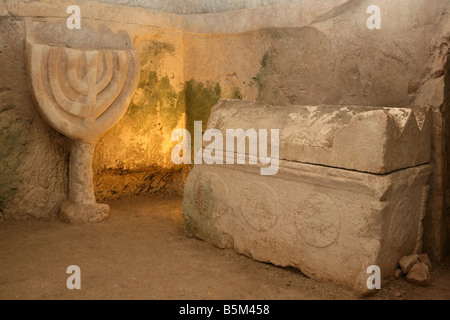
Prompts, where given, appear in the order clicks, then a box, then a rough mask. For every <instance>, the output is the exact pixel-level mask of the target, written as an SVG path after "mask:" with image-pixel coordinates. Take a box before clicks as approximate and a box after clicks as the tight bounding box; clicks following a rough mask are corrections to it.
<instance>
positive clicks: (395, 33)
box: [0, 0, 450, 257]
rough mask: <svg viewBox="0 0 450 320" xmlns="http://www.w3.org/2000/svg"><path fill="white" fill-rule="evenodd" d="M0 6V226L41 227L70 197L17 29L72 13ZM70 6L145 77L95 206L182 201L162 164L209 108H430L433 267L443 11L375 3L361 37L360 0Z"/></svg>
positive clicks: (62, 159) (97, 160) (103, 155)
mask: <svg viewBox="0 0 450 320" xmlns="http://www.w3.org/2000/svg"><path fill="white" fill-rule="evenodd" d="M2 2H3V6H0V35H1V36H0V37H1V38H0V46H1V48H0V51H1V52H0V59H1V64H0V125H1V130H2V131H1V135H0V142H1V147H0V152H1V179H0V188H1V192H0V210H1V212H2V216H3V217H5V218H24V217H28V216H35V217H40V218H45V219H48V218H51V217H53V216H54V215H55V214H56V212H57V210H58V206H59V203H60V202H61V201H62V200H63V199H64V198H65V197H66V194H67V161H68V148H67V141H66V139H65V138H64V137H63V136H61V135H60V134H58V133H57V132H55V131H54V130H52V129H51V128H49V127H48V126H47V125H46V124H45V123H44V122H43V121H42V120H41V119H40V117H39V115H38V114H37V112H36V111H35V108H34V106H33V102H32V98H31V95H30V92H29V89H28V85H27V74H26V70H25V61H24V59H25V56H24V40H25V37H26V30H25V25H26V20H29V21H45V20H49V21H52V22H59V23H61V27H62V28H64V27H65V21H66V19H67V17H68V15H69V14H67V13H66V8H67V7H68V6H69V5H71V4H74V1H66V0H64V1H58V2H56V3H55V1H50V0H35V1H28V0H27V1H25V0H2ZM75 2H76V3H77V4H79V6H80V8H81V11H82V26H86V27H90V28H92V29H93V30H95V31H97V32H114V33H116V32H119V31H120V30H124V31H126V32H127V33H128V34H129V36H130V39H132V41H133V44H134V46H135V47H136V48H137V50H138V51H139V53H140V56H141V79H140V82H139V86H138V90H137V91H136V94H135V96H134V98H133V101H132V103H131V105H130V107H129V109H128V112H127V114H126V116H125V117H124V118H123V120H122V121H121V122H120V123H119V124H118V125H117V126H116V127H115V128H113V129H112V130H111V131H110V132H109V133H107V134H106V135H105V136H104V137H103V138H102V140H101V141H100V142H99V144H98V146H97V149H96V153H95V156H94V171H95V173H96V178H95V186H96V194H97V197H98V200H102V199H105V198H116V197H124V196H128V195H135V194H141V193H148V192H160V193H181V191H182V188H183V185H184V179H185V177H186V172H187V170H188V168H183V167H175V166H174V165H173V164H172V162H171V159H170V150H171V147H172V146H173V144H174V143H173V142H172V141H171V139H170V136H171V133H172V131H173V130H174V129H175V128H181V127H185V126H186V127H187V128H189V129H191V128H192V125H193V121H194V120H202V121H204V126H206V121H207V120H208V117H209V111H210V109H211V107H212V106H213V105H214V104H215V103H216V102H217V101H218V99H219V98H236V99H248V100H261V101H263V102H266V103H271V104H277V105H282V104H303V105H305V104H312V105H318V104H335V105H339V104H357V105H367V106H407V105H413V104H427V105H431V106H433V107H434V111H435V118H436V119H435V120H436V121H435V135H434V162H435V171H434V174H433V177H432V178H431V183H432V190H433V191H432V192H431V196H430V200H429V204H428V213H427V217H426V220H425V221H426V223H425V248H427V250H428V251H430V252H432V254H433V256H434V257H441V256H442V255H443V248H444V247H445V242H446V240H445V239H446V238H445V224H446V221H445V214H444V212H445V209H446V203H445V201H446V194H445V190H446V185H447V182H448V181H449V179H450V173H449V172H448V171H447V170H446V166H447V164H446V163H445V161H444V154H446V153H447V154H450V152H449V151H448V150H449V148H448V147H447V145H446V143H445V141H446V140H448V139H444V138H445V137H449V136H450V134H448V132H449V131H448V129H446V128H447V126H445V123H449V119H448V112H446V110H447V109H446V106H447V105H448V100H447V103H446V104H445V103H444V102H443V101H444V96H445V92H447V96H448V87H447V89H445V87H444V83H445V82H444V80H445V75H446V73H445V72H444V71H443V70H444V67H445V63H446V57H447V55H448V35H449V31H450V28H449V25H448V17H449V3H450V1H448V0H433V4H432V5H430V2H429V1H427V0H414V5H413V4H412V2H413V1H407V0H396V1H392V0H378V1H377V5H378V6H379V7H380V9H381V14H382V25H381V30H369V29H368V28H367V27H366V20H367V18H368V17H369V14H367V13H366V10H367V7H368V6H369V5H371V4H373V3H372V2H371V1H368V0H362V1H359V0H330V1H320V0H303V1H288V0H273V1H269V0H267V1H253V0H252V1H251V0H247V1H206V0H204V1H194V0H191V1H181V2H180V1H175V0H172V1H144V0H139V1H138V0H124V1H112V0H103V1H100V2H95V1H75ZM0 3H1V2H0ZM180 3H182V4H180ZM269 5H270V6H269ZM142 7H143V8H142ZM244 8H247V9H246V10H240V9H244ZM233 10H237V11H233ZM199 13H204V14H199ZM181 14H183V15H181ZM74 32H76V30H74ZM445 132H447V133H445ZM447 159H448V157H447ZM447 198H450V196H448V195H447ZM447 220H450V219H447ZM448 234H450V232H448Z"/></svg>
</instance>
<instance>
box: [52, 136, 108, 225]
mask: <svg viewBox="0 0 450 320" xmlns="http://www.w3.org/2000/svg"><path fill="white" fill-rule="evenodd" d="M94 149H95V145H94V144H92V143H89V142H84V141H81V140H74V141H72V148H71V151H70V163H69V199H68V200H66V201H65V202H64V203H63V204H62V207H61V211H60V218H61V219H62V220H63V221H66V222H69V223H87V222H100V221H102V220H104V219H105V218H107V217H108V214H109V206H108V205H106V204H99V203H97V202H96V200H95V195H94V185H93V176H94V174H93V170H92V157H93V154H94Z"/></svg>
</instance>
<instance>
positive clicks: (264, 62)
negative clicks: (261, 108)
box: [250, 50, 273, 98]
mask: <svg viewBox="0 0 450 320" xmlns="http://www.w3.org/2000/svg"><path fill="white" fill-rule="evenodd" d="M272 54H273V50H270V51H266V52H265V53H264V55H263V56H262V58H261V61H260V65H261V68H260V70H259V72H258V74H257V75H256V76H255V77H253V78H252V80H253V81H254V82H255V83H256V84H257V86H258V93H259V98H261V93H262V92H263V90H264V87H265V85H264V82H265V81H266V80H265V79H266V77H267V75H270V73H271V71H270V59H271V55H272ZM253 84H254V83H253V82H252V83H250V86H251V85H253Z"/></svg>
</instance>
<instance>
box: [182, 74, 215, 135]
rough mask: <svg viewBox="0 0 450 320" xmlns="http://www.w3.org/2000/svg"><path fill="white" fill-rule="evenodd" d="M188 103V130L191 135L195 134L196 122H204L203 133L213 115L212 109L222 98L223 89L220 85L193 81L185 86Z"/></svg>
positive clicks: (186, 101)
mask: <svg viewBox="0 0 450 320" xmlns="http://www.w3.org/2000/svg"><path fill="white" fill-rule="evenodd" d="M184 94H185V103H186V129H188V130H189V132H190V133H191V135H192V134H193V133H194V121H202V122H203V123H202V124H203V128H202V129H203V131H205V130H206V125H207V122H208V119H209V116H210V114H211V108H212V107H213V106H214V105H215V104H216V103H217V102H218V101H219V99H220V98H221V89H220V85H219V84H218V83H212V82H208V83H206V84H203V83H202V82H197V81H195V80H194V79H191V80H189V81H187V82H186V83H185V86H184Z"/></svg>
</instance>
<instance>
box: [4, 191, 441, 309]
mask: <svg viewBox="0 0 450 320" xmlns="http://www.w3.org/2000/svg"><path fill="white" fill-rule="evenodd" d="M109 204H110V206H111V216H110V218H109V220H108V221H106V222H104V223H100V224H92V225H84V226H74V225H68V224H64V223H61V222H59V221H50V222H46V221H39V220H26V221H3V222H0V299H183V300H184V299H283V300H285V299H358V297H357V296H355V295H354V294H353V293H352V292H349V291H346V290H343V289H340V288H338V287H336V286H335V285H333V284H322V283H318V282H316V281H314V280H312V279H308V278H307V277H305V276H304V275H303V274H302V273H301V272H299V271H297V270H294V269H291V268H279V267H276V266H273V265H270V264H265V263H260V262H256V261H253V260H251V259H249V258H247V257H244V256H241V255H238V254H236V253H234V252H233V251H231V250H220V249H217V248H215V247H212V246H210V245H208V244H206V243H204V242H202V241H199V240H197V239H193V238H187V237H186V236H185V233H184V229H183V217H182V208H181V199H179V198H178V199H162V198H158V197H146V198H136V199H131V200H121V201H114V202H110V203H109ZM69 265H78V266H79V267H80V268H81V290H69V289H67V287H66V280H67V277H68V276H69V275H68V274H66V269H67V267H68V266H69ZM368 299H450V261H449V260H448V259H447V261H446V262H445V263H444V264H441V265H438V266H436V268H435V269H434V270H433V271H432V285H431V286H429V287H426V288H424V287H418V286H414V285H411V284H409V283H407V282H406V281H405V280H403V279H401V280H398V281H392V282H391V283H390V284H388V285H387V286H386V287H384V288H383V289H382V290H380V292H378V293H377V294H376V295H375V296H373V297H370V298H368Z"/></svg>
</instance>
